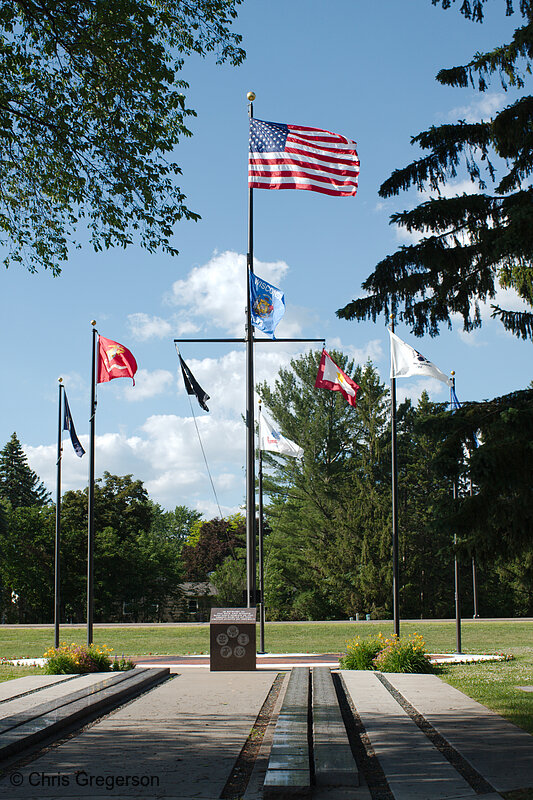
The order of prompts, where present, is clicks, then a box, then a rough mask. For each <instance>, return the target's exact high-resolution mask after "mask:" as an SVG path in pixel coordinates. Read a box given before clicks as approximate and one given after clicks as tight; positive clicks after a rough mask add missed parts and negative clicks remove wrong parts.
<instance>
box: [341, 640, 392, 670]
mask: <svg viewBox="0 0 533 800" xmlns="http://www.w3.org/2000/svg"><path fill="white" fill-rule="evenodd" d="M382 647H383V637H382V635H381V633H380V634H379V636H375V637H373V638H372V639H360V638H359V636H356V637H355V639H352V640H351V641H348V642H346V655H344V656H343V657H342V658H341V659H340V662H339V663H340V667H341V669H374V663H373V662H374V658H375V657H376V656H377V654H378V653H379V652H380V650H381V649H382Z"/></svg>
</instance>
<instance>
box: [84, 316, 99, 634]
mask: <svg viewBox="0 0 533 800" xmlns="http://www.w3.org/2000/svg"><path fill="white" fill-rule="evenodd" d="M91 325H92V326H93V352H92V361H91V413H90V417H89V421H90V430H89V491H88V509H87V511H88V515H87V516H88V525H87V647H89V646H90V645H91V644H92V642H93V617H94V538H95V537H94V440H95V417H96V345H97V341H98V331H97V330H96V327H95V325H96V321H95V320H94V319H93V320H92V321H91Z"/></svg>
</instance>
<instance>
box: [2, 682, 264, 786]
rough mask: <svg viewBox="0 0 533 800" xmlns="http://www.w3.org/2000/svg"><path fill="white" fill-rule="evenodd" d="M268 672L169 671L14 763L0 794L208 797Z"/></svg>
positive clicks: (249, 721) (222, 778)
mask: <svg viewBox="0 0 533 800" xmlns="http://www.w3.org/2000/svg"><path fill="white" fill-rule="evenodd" d="M274 677H275V673H266V672H264V673H263V672H262V673H257V672H254V673H246V672H206V671H205V670H196V671H192V670H188V671H187V672H186V673H184V674H179V675H176V677H175V678H173V679H172V680H170V681H167V682H166V683H164V684H162V685H160V686H158V687H157V688H155V689H153V690H152V691H149V692H147V693H146V694H144V695H143V696H142V697H140V698H138V699H137V700H134V701H133V702H131V703H129V704H128V705H127V706H124V707H122V708H120V709H118V710H117V711H115V712H113V713H112V714H110V715H108V716H107V717H106V718H105V719H102V720H101V721H100V722H97V723H95V724H93V725H92V726H90V727H89V728H88V729H86V730H85V731H83V732H82V733H80V734H79V735H78V736H76V737H73V738H71V739H68V740H67V741H65V742H63V743H61V744H60V745H58V746H57V747H54V748H52V749H51V750H50V751H49V752H47V753H43V754H42V755H41V756H40V757H38V758H36V759H35V760H34V761H32V762H31V763H28V764H25V765H22V766H20V767H19V769H18V771H17V774H18V775H19V776H20V777H19V778H17V780H19V781H20V786H13V784H12V783H11V782H10V781H11V777H12V775H13V774H14V773H13V772H12V773H10V774H8V775H5V776H3V777H2V778H1V779H0V797H8V798H9V800H17V798H21V799H23V800H33V797H36V798H37V797H38V798H39V800H43V798H53V799H54V800H67V798H76V800H77V799H78V798H83V800H87V799H88V798H90V799H91V800H92V799H93V798H99V800H100V799H101V798H102V797H110V796H112V797H113V800H126V799H127V800H131V798H139V799H141V798H142V800H146V798H165V800H174V798H176V800H177V799H178V798H179V800H189V798H202V799H204V798H205V799H206V800H207V799H208V800H214V798H218V797H219V796H220V794H221V792H222V790H223V788H224V785H225V783H226V781H227V779H228V777H229V775H230V773H231V770H232V767H233V765H234V763H235V761H236V759H237V756H238V755H239V753H240V750H241V748H242V746H243V744H244V742H245V741H246V739H247V737H248V735H249V733H250V731H251V728H252V726H253V724H254V722H255V719H256V717H257V714H258V713H259V711H260V709H261V706H262V704H263V702H264V700H265V698H266V696H267V694H268V692H269V690H270V688H271V685H272V682H273V680H274ZM32 781H33V785H32ZM54 782H55V785H52V783H54Z"/></svg>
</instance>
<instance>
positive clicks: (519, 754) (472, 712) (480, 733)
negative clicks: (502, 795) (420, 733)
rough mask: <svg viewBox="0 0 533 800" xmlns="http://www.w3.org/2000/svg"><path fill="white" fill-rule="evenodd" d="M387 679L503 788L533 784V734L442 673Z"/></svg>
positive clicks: (495, 784) (388, 676)
mask: <svg viewBox="0 0 533 800" xmlns="http://www.w3.org/2000/svg"><path fill="white" fill-rule="evenodd" d="M386 678H387V680H388V681H390V683H392V685H393V686H394V687H395V688H396V689H398V691H399V692H400V693H401V694H402V695H403V696H404V697H405V698H406V700H407V701H408V702H409V703H411V705H413V706H414V707H415V708H416V709H417V710H418V711H419V712H420V713H421V714H422V715H423V716H424V717H425V718H426V719H427V721H428V722H429V723H430V724H431V725H432V726H433V727H434V728H435V729H436V730H437V731H438V732H439V733H440V734H441V736H443V737H444V738H445V739H446V741H448V742H449V743H450V744H451V745H452V747H454V748H455V749H456V750H457V751H458V752H459V753H460V754H461V755H462V756H463V757H464V758H465V759H466V760H467V761H469V762H470V764H472V766H473V767H474V768H475V769H476V770H477V771H478V772H479V773H480V774H481V775H482V776H483V777H484V778H485V780H487V781H488V782H489V783H490V784H491V785H492V786H493V787H494V788H495V789H496V790H497V791H498V792H506V791H511V790H513V789H523V788H533V736H531V735H530V734H529V733H526V732H525V731H523V730H521V729H520V728H517V727H516V726H515V725H513V724H512V723H510V722H508V721H507V720H505V719H503V717H500V716H499V715H498V714H495V713H494V712H493V711H490V710H489V709H488V708H486V707H485V706H483V705H481V704H480V703H476V701H475V700H472V699H471V698H470V697H467V696H466V695H465V694H463V693H462V692H460V691H458V690H457V689H454V687H453V686H450V685H449V684H447V683H445V682H444V681H442V680H441V679H440V678H438V677H437V676H436V675H392V674H387V675H386Z"/></svg>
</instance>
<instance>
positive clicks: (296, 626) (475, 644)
mask: <svg viewBox="0 0 533 800" xmlns="http://www.w3.org/2000/svg"><path fill="white" fill-rule="evenodd" d="M392 630H393V628H392V622H391V621H386V622H346V623H340V624H337V623H336V624H331V623H327V622H319V623H312V624H307V623H305V622H294V623H288V624H279V623H276V622H268V623H267V624H266V628H265V646H266V650H267V652H273V653H307V652H308V653H341V652H343V651H344V649H345V643H346V640H347V639H351V638H353V637H354V636H361V637H366V636H374V635H375V634H377V633H379V632H380V631H381V632H382V633H383V634H385V635H387V634H391V633H392ZM400 632H401V635H402V636H406V635H407V634H409V633H414V632H417V633H421V634H422V636H424V639H425V641H426V645H427V649H428V650H429V651H430V652H433V653H437V652H453V651H454V650H455V623H454V622H426V623H423V624H422V623H420V624H419V623H412V622H410V623H408V622H403V623H402V624H401V631H400ZM257 634H258V637H259V626H258V628H257ZM53 641H54V631H53V627H52V626H50V627H49V628H25V627H23V626H21V627H20V628H3V627H2V626H0V657H4V658H17V657H19V658H23V657H27V658H38V657H40V656H42V655H43V653H44V651H45V650H47V649H48V648H49V647H50V646H51V645H52V644H53ZM61 641H66V642H69V643H70V642H77V643H78V644H83V643H85V641H86V630H85V628H83V627H80V628H64V629H63V630H62V631H61ZM94 641H95V644H99V645H103V644H106V645H108V646H109V647H112V648H113V649H114V650H115V652H116V653H117V654H118V655H122V653H124V654H125V655H126V656H141V655H148V654H149V653H151V654H153V655H156V654H157V655H159V654H161V655H183V654H186V653H208V652H209V626H208V625H207V624H206V625H202V626H198V625H196V626H195V625H191V626H180V627H176V628H171V627H166V626H158V625H154V626H153V627H149V628H119V627H112V628H100V627H95V628H94ZM532 642H533V622H528V621H525V622H523V621H520V620H516V621H512V622H484V621H483V620H475V621H474V620H465V621H463V624H462V645H463V648H462V649H463V651H464V652H465V653H485V652H487V653H489V652H490V653H494V652H500V651H504V652H512V651H513V648H516V647H527V646H528V645H530V644H531V643H532Z"/></svg>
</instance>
